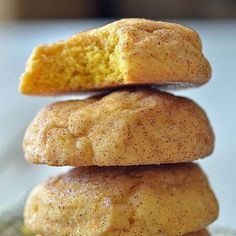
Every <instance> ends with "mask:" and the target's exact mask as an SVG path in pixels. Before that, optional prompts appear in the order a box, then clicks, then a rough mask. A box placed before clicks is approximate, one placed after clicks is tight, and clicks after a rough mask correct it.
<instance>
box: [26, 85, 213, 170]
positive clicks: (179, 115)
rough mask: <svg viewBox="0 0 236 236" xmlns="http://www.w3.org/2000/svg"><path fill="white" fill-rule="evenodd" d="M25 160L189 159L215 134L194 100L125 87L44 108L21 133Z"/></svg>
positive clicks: (209, 146)
mask: <svg viewBox="0 0 236 236" xmlns="http://www.w3.org/2000/svg"><path fill="white" fill-rule="evenodd" d="M23 146H24V150H25V153H26V159H28V160H29V161H30V162H33V163H41V164H47V165H52V166H63V165H68V166H89V165H99V166H119V165H140V164H142V165H147V164H163V163H179V162H190V161H193V160H196V159H199V158H203V157H205V156H207V155H209V154H211V152H212V150H213V146H214V135H213V131H212V129H211V126H210V123H209V121H208V119H207V116H206V114H205V112H204V111H203V110H202V109H201V108H200V107H199V106H198V105H197V104H196V103H194V102H193V101H191V100H189V99H187V98H183V97H176V96H174V95H171V94H168V93H164V92H159V91H155V90H147V89H146V90H145V89H142V90H140V89H139V90H123V91H117V92H113V93H111V94H109V95H106V96H103V97H95V98H91V99H88V100H84V101H79V100H77V101H67V102H58V103H55V104H51V105H49V106H47V107H45V108H43V109H42V110H41V111H40V112H39V113H38V115H37V116H36V117H35V119H34V120H33V122H32V123H31V124H30V126H29V127H28V129H27V131H26V134H25V138H24V144H23Z"/></svg>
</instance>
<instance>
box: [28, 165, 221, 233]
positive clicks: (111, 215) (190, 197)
mask: <svg viewBox="0 0 236 236" xmlns="http://www.w3.org/2000/svg"><path fill="white" fill-rule="evenodd" d="M217 215H218V204H217V201H216V198H215V196H214V194H213V192H212V190H211V189H210V187H209V185H208V182H207V179H206V176H205V175H204V173H203V172H202V170H201V169H200V168H199V167H198V166H197V165H196V164H192V163H189V164H175V165H162V166H139V167H133V166H132V167H78V168H75V169H72V170H71V171H69V172H68V173H66V174H64V175H61V176H58V177H56V178H51V179H49V180H48V181H47V182H45V183H43V184H40V185H39V186H37V187H36V188H35V189H34V190H33V191H32V193H31V194H30V196H29V198H28V200H27V203H26V206H25V213H24V217H25V224H26V226H27V227H29V228H30V229H31V230H32V231H33V232H34V233H36V234H41V235H44V236H51V235H60V236H67V235H74V236H77V235H83V236H87V235H88V236H90V235H104V236H105V235H106V236H126V235H127V236H128V235H169V236H171V235H173V236H176V235H183V234H187V233H189V232H193V231H194V232H195V231H198V230H201V229H202V228H204V227H206V226H207V225H209V224H210V223H211V222H212V221H214V220H215V219H216V217H217Z"/></svg>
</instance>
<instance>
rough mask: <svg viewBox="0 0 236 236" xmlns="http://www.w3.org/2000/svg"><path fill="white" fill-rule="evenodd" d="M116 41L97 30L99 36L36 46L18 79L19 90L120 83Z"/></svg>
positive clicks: (71, 88)
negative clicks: (19, 80)
mask: <svg viewBox="0 0 236 236" xmlns="http://www.w3.org/2000/svg"><path fill="white" fill-rule="evenodd" d="M118 40H119V39H118V37H117V36H116V35H114V34H113V35H111V34H109V33H108V32H99V37H98V36H97V35H94V34H86V35H85V36H84V37H83V36H82V37H81V36H80V37H77V36H76V35H75V36H74V37H72V38H71V39H69V40H68V41H66V42H59V43H57V44H52V45H43V46H39V47H37V48H36V49H35V51H34V53H33V55H32V57H31V58H30V60H29V62H30V63H29V64H28V65H27V69H26V73H25V74H23V76H22V78H21V84H20V91H21V92H22V93H23V94H33V93H34V91H38V92H43V93H52V92H54V91H57V90H62V91H68V92H70V91H75V90H77V89H78V88H79V87H82V88H90V87H91V88H92V87H95V88H96V87H99V86H102V85H103V84H104V83H106V84H107V83H109V84H110V85H113V84H115V83H119V82H122V81H123V80H124V73H125V72H124V67H123V66H122V65H123V63H122V59H121V56H120V50H119V47H118Z"/></svg>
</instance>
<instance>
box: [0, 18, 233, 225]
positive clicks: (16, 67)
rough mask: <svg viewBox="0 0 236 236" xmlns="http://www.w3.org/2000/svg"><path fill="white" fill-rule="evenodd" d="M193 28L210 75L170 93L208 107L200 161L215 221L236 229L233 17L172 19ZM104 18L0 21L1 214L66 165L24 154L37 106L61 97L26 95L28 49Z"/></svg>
mask: <svg viewBox="0 0 236 236" xmlns="http://www.w3.org/2000/svg"><path fill="white" fill-rule="evenodd" d="M174 21H175V22H179V23H183V24H185V25H188V26H190V27H193V28H194V29H196V30H197V31H198V32H199V33H200V36H201V38H202V41H203V49H204V53H205V55H206V56H207V58H208V59H209V61H210V62H211V64H212V68H213V77H212V80H211V81H210V82H209V83H208V84H207V85H205V86H203V87H200V88H195V89H188V90H181V91H174V93H176V94H181V95H184V96H187V97H189V98H192V99H194V100H195V101H196V102H197V103H199V104H200V105H201V106H202V107H203V108H204V109H205V110H206V111H207V114H208V116H209V118H210V121H211V123H212V126H213V128H214V131H215V135H216V143H215V151H214V153H213V155H212V156H211V157H209V158H206V159H204V160H201V161H199V163H200V165H201V166H202V167H203V168H204V170H205V171H206V173H207V175H208V177H209V181H210V183H211V185H212V188H213V189H214V191H215V193H216V195H217V197H218V199H219V202H220V209H221V210H220V217H219V219H218V221H217V224H219V225H225V226H230V227H236V184H235V181H236V170H235V167H236V148H235V146H236V137H235V133H236V106H235V102H236V91H235V88H236V21H235V20H228V21H203V20H196V21H183V20H178V19H177V20H174ZM105 23H107V21H103V20H99V21H98V20H97V21H94V20H84V21H81V20H78V21H38V22H21V23H19V22H18V23H17V22H15V23H0V71H1V77H0V78H1V87H0V104H1V105H0V107H1V109H0V130H1V132H0V212H1V211H3V210H4V209H7V208H11V207H13V206H14V205H16V204H18V203H19V202H21V201H22V199H24V198H25V197H26V195H27V194H28V192H29V190H30V189H31V188H32V186H34V185H35V184H37V183H39V182H40V181H42V180H44V179H45V178H46V177H47V176H52V175H55V173H58V172H62V171H63V170H64V169H67V168H65V167H64V168H53V167H47V166H33V165H30V164H28V163H27V162H26V161H25V160H24V158H23V152H22V149H21V142H22V138H23V135H24V130H25V128H26V127H27V125H28V124H29V122H30V121H31V120H32V118H33V117H34V115H35V114H36V112H37V111H38V110H39V108H40V107H41V106H43V105H45V104H48V103H49V102H52V101H55V100H58V99H62V98H39V97H25V96H22V95H20V94H19V93H18V91H17V87H18V83H19V81H18V78H19V76H20V74H21V73H22V72H23V70H24V65H25V62H26V59H27V58H28V56H29V55H30V53H31V51H32V49H33V48H34V47H35V46H36V45H38V44H42V43H51V42H54V41H57V40H61V39H65V38H67V37H69V36H70V35H72V34H74V33H77V32H79V31H82V30H85V29H87V28H93V27H96V26H99V25H103V24H105Z"/></svg>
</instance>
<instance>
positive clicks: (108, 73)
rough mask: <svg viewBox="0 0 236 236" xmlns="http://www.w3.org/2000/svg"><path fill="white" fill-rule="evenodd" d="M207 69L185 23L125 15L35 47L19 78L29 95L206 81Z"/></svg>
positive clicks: (198, 39)
mask: <svg viewBox="0 0 236 236" xmlns="http://www.w3.org/2000/svg"><path fill="white" fill-rule="evenodd" d="M210 76H211V68H210V65H209V63H208V61H207V60H206V58H205V57H204V55H203V53H202V45H201V41H200V38H199V36H198V34H197V33H196V32H195V31H193V30H192V29H190V28H187V27H185V26H182V25H179V24H174V23H168V22H161V21H152V20H146V19H123V20H119V21H116V22H113V23H111V24H108V25H106V26H104V27H101V28H98V29H93V30H90V31H87V32H82V33H78V34H76V35H74V36H73V37H71V38H69V39H68V40H66V41H60V42H57V43H54V44H51V45H42V46H39V47H37V48H36V49H35V50H34V51H33V53H32V55H31V57H30V59H29V61H28V63H27V66H26V70H25V72H24V74H23V75H22V77H21V82H20V91H21V92H22V93H23V94H27V95H54V94H63V93H70V92H78V91H88V90H96V89H104V88H111V87H117V86H124V85H129V84H139V85H140V84H154V85H185V86H187V85H192V86H197V85H201V84H204V83H206V82H207V81H208V80H209V79H210Z"/></svg>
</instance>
